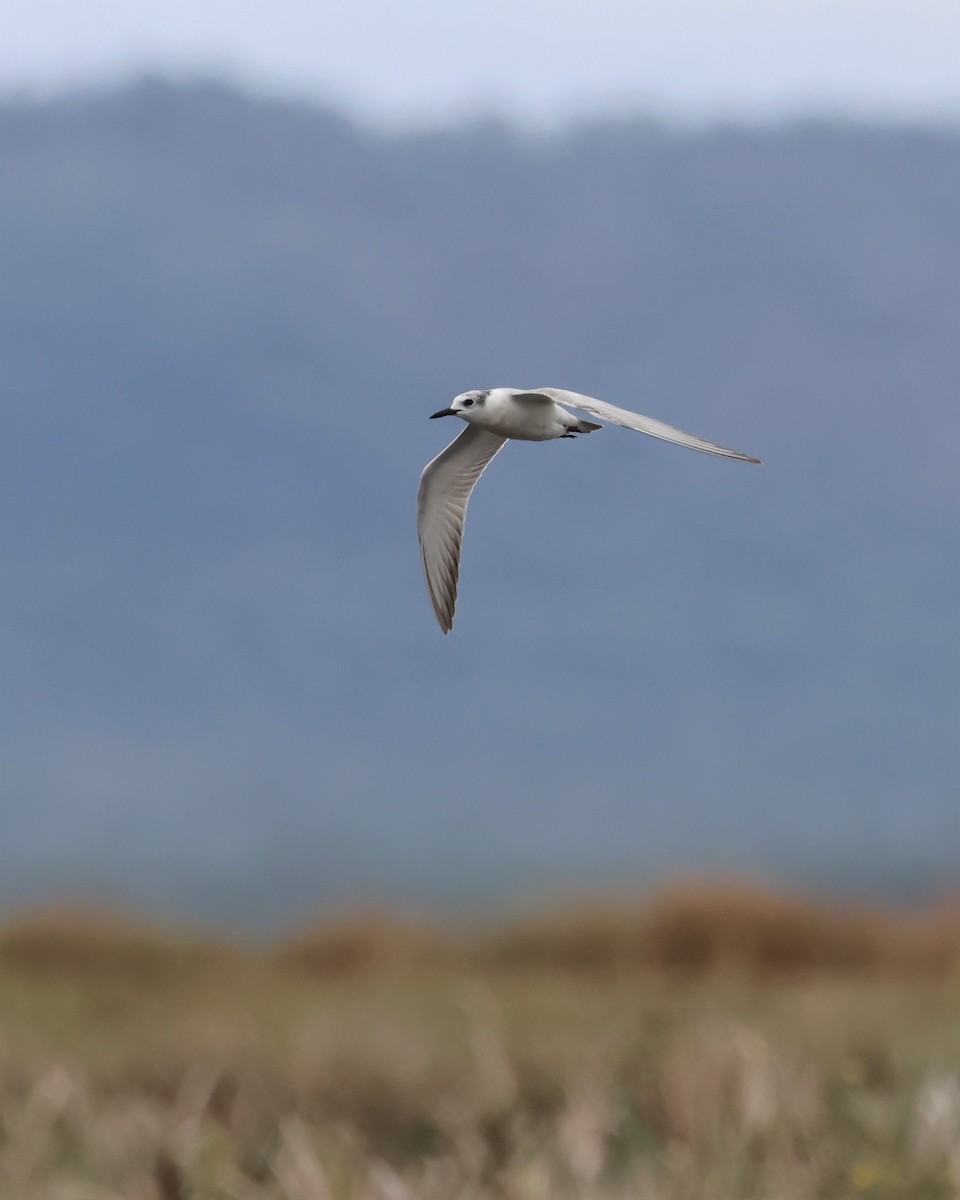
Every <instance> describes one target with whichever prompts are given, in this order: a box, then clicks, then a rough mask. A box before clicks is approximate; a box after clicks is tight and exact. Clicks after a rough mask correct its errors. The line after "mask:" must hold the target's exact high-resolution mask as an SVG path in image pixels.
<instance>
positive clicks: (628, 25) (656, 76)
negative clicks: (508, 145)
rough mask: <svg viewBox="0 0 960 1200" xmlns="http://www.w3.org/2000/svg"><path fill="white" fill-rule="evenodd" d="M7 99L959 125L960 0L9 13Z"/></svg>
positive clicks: (37, 3) (466, 2)
mask: <svg viewBox="0 0 960 1200" xmlns="http://www.w3.org/2000/svg"><path fill="white" fill-rule="evenodd" d="M3 13H4V15H3V18H2V36H0V88H2V89H3V90H5V91H9V90H10V89H11V88H13V89H19V88H23V87H26V88H29V89H34V88H40V89H44V90H46V89H48V88H50V87H54V88H58V87H60V86H61V85H63V84H73V83H79V82H89V81H91V80H99V79H102V78H105V77H106V78H114V77H117V76H123V75H127V74H130V73H134V72H136V71H138V70H141V69H144V68H151V69H159V70H162V71H173V72H178V71H187V72H192V73H195V72H197V71H200V72H207V71H211V70H212V71H213V72H214V73H216V74H219V75H223V76H226V77H228V78H240V79H244V80H249V81H252V82H253V83H255V84H256V85H258V86H262V87H266V88H268V89H270V90H274V91H282V92H287V93H289V92H294V93H297V92H306V93H309V94H313V95H318V96H320V97H325V98H329V99H332V100H334V101H336V102H338V103H340V104H342V105H345V106H347V107H348V108H350V109H353V110H354V111H358V112H360V113H362V114H363V115H365V116H370V117H373V118H375V119H378V120H381V121H383V120H385V121H388V122H390V123H400V124H404V123H407V122H411V121H412V122H415V123H424V122H425V123H428V124H437V123H441V124H442V123H446V122H447V121H449V120H452V119H456V118H457V117H458V116H459V115H461V114H462V113H464V112H465V111H466V112H473V111H478V110H480V111H487V112H493V113H501V114H506V115H510V116H513V117H517V118H519V119H521V120H528V121H534V122H541V121H547V122H550V121H552V120H556V119H557V118H563V117H565V116H567V115H570V114H573V113H595V112H598V111H609V110H619V111H623V110H630V109H636V108H645V109H647V110H652V111H654V112H659V113H663V114H678V115H681V116H685V117H691V118H694V119H702V118H705V117H706V118H708V119H709V118H711V117H714V116H727V115H737V116H747V117H751V118H759V119H765V118H767V117H776V116H779V115H781V114H783V113H792V112H797V111H807V112H809V111H815V112H828V113H830V112H843V113H855V114H867V115H877V116H894V117H914V116H926V115H936V116H942V115H947V116H951V117H957V116H960V3H958V0H909V2H906V0H725V2H723V3H720V2H713V3H711V2H710V0H670V3H669V4H665V3H663V0H657V2H656V3H650V2H639V3H628V2H624V0H406V2H401V0H358V2H355V3H350V4H347V3H332V4H328V3H322V2H317V0H5V3H4V5H3Z"/></svg>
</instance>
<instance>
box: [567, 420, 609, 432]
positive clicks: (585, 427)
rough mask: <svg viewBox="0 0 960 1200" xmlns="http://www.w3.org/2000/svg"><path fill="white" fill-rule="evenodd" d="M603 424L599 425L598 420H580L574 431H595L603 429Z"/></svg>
mask: <svg viewBox="0 0 960 1200" xmlns="http://www.w3.org/2000/svg"><path fill="white" fill-rule="evenodd" d="M602 428H603V426H602V425H598V424H597V423H596V421H578V422H577V423H576V425H574V427H573V432H574V433H593V431H594V430H595V429H602Z"/></svg>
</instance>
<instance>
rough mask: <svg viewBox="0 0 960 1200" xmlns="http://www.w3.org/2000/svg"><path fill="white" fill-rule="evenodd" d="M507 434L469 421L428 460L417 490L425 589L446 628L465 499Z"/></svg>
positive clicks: (457, 572)
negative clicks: (459, 432) (442, 448)
mask: <svg viewBox="0 0 960 1200" xmlns="http://www.w3.org/2000/svg"><path fill="white" fill-rule="evenodd" d="M506 440H507V439H506V438H503V437H500V435H499V434H496V433H490V432H489V431H488V430H486V429H480V428H478V427H477V426H476V425H468V426H467V427H466V429H465V430H464V431H463V433H461V434H460V436H459V437H458V438H455V439H454V440H453V441H452V442H451V443H450V445H449V446H448V447H447V448H446V450H443V451H441V453H440V454H438V455H437V457H436V458H435V459H433V461H432V462H429V463H427V465H426V466H425V467H424V469H423V474H422V475H421V476H420V491H419V493H418V495H417V533H418V534H419V537H420V555H421V557H422V559H423V573H424V575H425V576H426V579H427V591H428V592H429V593H430V602H431V604H432V605H433V611H434V612H435V613H436V614H437V620H438V621H439V622H440V628H441V629H442V630H443V632H444V633H449V632H450V630H451V629H452V628H453V613H454V610H455V608H456V606H457V581H458V580H459V578H460V544H461V542H462V540H463V523H464V520H465V519H466V515H467V503H468V501H469V500H470V493H471V492H472V491H473V489H474V486H475V485H476V482H477V480H478V479H479V478H480V476H481V475H482V474H483V472H484V471H485V470H486V468H487V465H488V464H489V463H490V461H491V460H492V459H493V456H494V455H495V454H496V453H497V451H498V450H500V449H501V448H502V447H503V444H504V442H506Z"/></svg>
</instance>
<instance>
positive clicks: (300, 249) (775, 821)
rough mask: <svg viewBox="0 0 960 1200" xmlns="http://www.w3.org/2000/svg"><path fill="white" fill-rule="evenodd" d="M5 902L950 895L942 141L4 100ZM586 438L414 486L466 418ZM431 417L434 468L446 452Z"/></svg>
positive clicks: (952, 405)
mask: <svg viewBox="0 0 960 1200" xmlns="http://www.w3.org/2000/svg"><path fill="white" fill-rule="evenodd" d="M0 162H2V164H3V170H2V180H3V183H2V185H0V362H2V364H3V377H4V410H5V426H6V430H7V436H6V438H5V439H4V442H5V444H4V447H3V451H2V453H3V468H2V472H0V487H2V489H3V502H4V503H3V512H4V519H3V521H2V531H0V536H2V539H3V547H2V549H3V560H4V563H5V564H6V566H5V570H4V573H3V613H4V630H5V632H4V639H3V640H4V648H3V657H4V667H3V671H4V679H5V683H4V687H3V689H2V690H3V698H4V707H5V718H6V719H5V721H4V727H5V730H6V733H5V742H6V745H5V748H4V756H5V762H6V764H7V766H6V770H5V776H6V778H5V783H4V792H5V800H4V810H5V814H6V821H5V823H6V825H7V835H6V836H5V838H4V839H3V844H2V846H0V879H2V881H3V882H2V883H0V902H9V901H13V900H17V901H21V900H25V899H26V900H29V899H32V898H35V897H37V896H42V895H44V894H46V893H48V892H51V891H53V892H56V893H58V894H63V893H65V892H69V891H74V890H78V889H79V890H87V891H92V892H94V893H98V894H106V895H117V896H120V897H129V898H130V899H132V900H134V901H136V902H137V903H139V904H146V905H148V906H150V905H152V906H155V907H157V908H158V909H162V910H176V911H184V912H188V913H195V914H199V915H202V916H213V917H218V918H219V917H223V916H227V917H235V918H236V919H238V920H244V921H251V920H252V921H257V920H277V919H285V918H286V917H287V916H288V915H289V914H291V913H294V912H296V911H298V910H302V909H306V908H308V907H310V906H311V905H312V904H314V903H316V902H319V901H324V900H337V899H341V898H344V897H348V898H349V897H352V896H356V895H362V896H368V895H369V896H372V897H373V898H375V899H378V898H383V899H386V900H389V899H390V898H392V897H396V898H399V899H403V900H411V901H413V902H416V903H426V904H437V905H441V906H447V905H454V906H468V907H469V906H472V905H477V904H490V903H499V902H501V901H503V900H507V899H510V898H511V897H514V896H523V895H527V894H531V893H535V892H536V891H537V890H538V889H541V888H545V887H549V888H555V887H563V886H565V885H566V884H569V885H570V886H575V885H579V884H581V883H583V882H586V883H594V882H601V883H602V882H609V881H612V882H624V881H625V882H629V881H631V880H634V879H647V878H648V877H650V876H651V875H659V874H663V873H669V872H670V871H672V870H674V869H697V868H699V867H701V866H709V867H711V868H713V867H716V868H718V869H741V868H742V869H745V870H751V869H754V868H757V869H761V870H763V871H765V872H770V873H774V874H778V875H781V876H786V877H790V878H795V879H800V880H802V881H804V882H808V883H813V884H815V885H817V884H819V885H822V886H827V887H830V888H834V889H841V890H856V889H868V890H874V891H880V892H885V893H890V892H894V893H896V892H916V891H923V890H926V889H928V888H935V887H937V886H940V884H942V882H943V881H944V880H945V879H949V878H954V879H955V878H956V863H957V861H958V853H960V805H958V803H957V777H958V776H957V768H958V765H960V764H958V759H957V749H956V738H955V728H956V712H957V701H958V696H960V682H958V674H960V669H958V639H957V627H956V595H957V585H958V583H960V579H958V575H960V571H958V565H960V554H958V536H957V525H958V521H957V517H958V507H960V506H958V503H957V501H958V496H957V484H956V457H957V456H956V449H957V431H958V415H957V404H956V380H957V379H958V378H960V341H958V339H957V337H956V320H957V315H958V313H960V131H958V130H957V129H953V128H950V127H946V126H945V127H940V128H921V127H903V126H897V127H889V128H884V127H882V126H858V125H850V124H846V125H838V126H831V125H827V124H823V123H809V124H803V123H797V124H788V125H784V126H781V127H776V128H771V129H762V130H761V129H746V128H736V127H717V128H713V129H706V130H700V131H696V132H691V131H687V132H682V131H676V130H669V129H664V128H659V127H657V126H656V125H654V124H652V123H651V122H649V121H645V120H641V119H638V120H637V121H635V122H629V121H623V120H618V121H615V122H614V121H611V122H610V123H602V122H599V123H593V124H590V125H585V126H582V127H572V128H570V129H569V130H567V131H566V132H564V133H561V134H557V135H552V136H550V137H543V136H533V135H529V136H528V135H521V134H519V133H517V132H516V131H513V130H511V129H509V128H506V127H501V126H499V125H496V124H493V123H486V122H478V123H477V124H475V125H472V126H464V127H460V128H456V129H450V130H445V131H434V132H431V133H422V134H410V135H402V136H401V135H396V134H393V135H386V134H383V133H376V132H373V131H371V130H368V129H364V128H363V127H361V126H358V125H356V124H354V123H352V122H350V121H349V120H347V119H346V118H344V117H342V116H339V115H337V114H335V113H332V112H328V111H324V110H322V109H319V108H315V107H311V106H307V105H294V104H289V103H280V102H274V101H266V100H263V99H259V98H257V97H254V96H250V95H246V94H244V93H242V92H239V91H236V90H232V89H230V88H228V87H224V86H221V85H218V84H192V85H173V84H168V83H164V82H162V81H157V80H152V81H145V82H143V83H142V84H139V85H134V86H130V87H127V88H124V89H121V90H118V91H116V92H110V93H101V94H91V95H86V96H73V97H65V98H61V99H58V100H52V101H49V102H45V103H27V102H23V101H18V100H16V99H13V98H8V99H7V100H6V101H4V102H3V103H0ZM499 384H509V385H520V386H538V385H554V386H561V387H569V388H572V389H576V390H579V391H586V392H590V393H592V394H594V395H598V396H601V397H603V398H604V399H608V400H611V401H613V402H614V403H619V404H623V405H626V406H628V407H634V408H636V409H638V410H639V411H643V412H647V413H649V414H650V415H652V416H657V417H660V418H662V419H664V420H667V421H669V422H671V423H673V424H676V425H679V426H680V427H682V428H686V429H689V430H691V431H692V432H695V433H698V434H701V435H702V436H704V437H708V438H711V439H713V440H717V441H720V442H722V443H723V444H725V445H731V446H735V447H737V448H738V449H743V450H745V451H747V452H750V453H755V454H758V455H760V456H761V457H763V458H764V459H765V462H766V465H765V466H764V467H763V468H759V469H753V468H747V467H743V466H742V465H741V464H731V463H718V462H714V461H712V460H710V459H707V458H705V457H703V456H700V455H695V454H686V453H683V452H680V451H678V450H675V449H673V448H671V447H664V446H662V445H660V444H658V443H654V442H651V441H649V440H648V439H642V438H637V437H634V436H632V435H630V434H628V433H625V432H623V431H620V430H613V429H611V430H608V431H605V432H604V433H602V434H598V435H597V437H596V438H591V439H582V440H580V441H577V442H573V443H566V442H565V443H563V444H562V445H556V444H553V445H548V446H534V447H528V446H511V447H508V449H507V451H506V452H505V453H504V454H503V455H501V456H500V457H499V458H498V460H497V462H496V464H495V465H494V467H492V468H491V471H490V472H489V474H488V475H487V476H486V477H485V478H484V480H483V482H482V485H481V487H480V488H479V489H478V491H477V494H476V496H475V498H474V501H473V504H472V507H471V516H470V522H469V527H468V531H467V539H466V552H465V562H464V570H463V580H462V593H461V605H460V611H459V613H458V620H457V627H456V629H455V631H454V633H453V635H452V637H451V638H449V639H443V638H441V637H440V635H439V632H438V630H437V629H436V627H435V625H434V624H433V619H432V615H431V613H430V611H429V606H428V603H427V601H426V597H425V595H424V593H423V586H422V583H421V580H420V577H419V561H418V556H417V547H416V537H415V531H414V528H413V524H414V495H415V490H416V481H417V476H418V474H419V471H420V470H421V469H422V466H423V464H424V463H425V462H426V461H427V459H428V458H430V457H432V456H433V455H434V454H435V453H437V451H438V450H439V449H440V448H441V446H442V445H443V444H444V443H445V440H447V439H448V438H449V436H451V435H452V434H453V433H454V432H456V430H455V429H451V428H450V425H452V422H446V423H442V422H437V423H435V425H433V426H431V425H428V424H427V423H426V421H425V418H426V416H427V415H428V414H429V413H430V412H432V411H434V410H435V409H436V408H438V407H441V406H442V405H443V404H445V403H446V402H448V400H449V397H450V396H452V395H453V394H455V393H456V392H459V391H462V390H464V389H465V388H468V387H487V386H497V385H499ZM437 426H439V428H437Z"/></svg>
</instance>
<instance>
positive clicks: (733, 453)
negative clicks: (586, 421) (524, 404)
mask: <svg viewBox="0 0 960 1200" xmlns="http://www.w3.org/2000/svg"><path fill="white" fill-rule="evenodd" d="M534 391H535V392H536V393H538V394H540V395H542V396H546V397H548V398H549V399H551V400H554V401H556V403H557V404H568V405H569V406H570V407H571V408H579V409H580V410H581V411H582V412H585V413H590V415H591V416H593V417H599V418H600V420H601V421H609V422H610V423H611V424H613V425H622V426H623V428H624V429H636V430H637V431H638V432H639V433H648V434H649V435H650V436H651V437H655V438H662V439H663V440H664V441H665V442H675V443H676V444H677V445H678V446H689V447H690V449H691V450H702V451H703V452H704V454H721V455H723V457H724V458H739V459H740V460H741V462H750V463H758V462H760V461H761V460H760V459H759V458H753V457H752V456H751V455H749V454H741V453H740V451H739V450H727V449H726V447H725V446H718V445H717V444H716V443H715V442H707V441H705V440H704V439H703V438H698V437H694V435H693V434H692V433H684V432H683V430H682V429H674V427H673V426H672V425H667V424H666V423H665V422H663V421H655V420H654V419H653V417H644V416H641V415H640V413H635V412H630V410H629V409H626V408H617V406H616V405H615V404H607V403H606V402H605V401H603V400H594V398H593V397H592V396H582V395H581V394H580V393H579V392H567V391H564V390H563V388H536V389H531V393H533V392H534Z"/></svg>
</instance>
